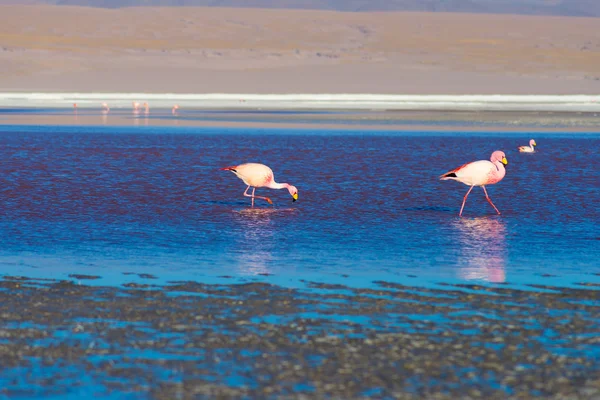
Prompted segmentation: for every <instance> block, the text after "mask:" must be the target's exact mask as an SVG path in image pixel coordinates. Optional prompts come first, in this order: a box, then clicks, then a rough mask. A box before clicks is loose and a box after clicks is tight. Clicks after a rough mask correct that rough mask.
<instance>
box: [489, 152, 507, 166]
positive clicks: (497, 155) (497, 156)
mask: <svg viewBox="0 0 600 400" xmlns="http://www.w3.org/2000/svg"><path fill="white" fill-rule="evenodd" d="M490 160H491V161H492V162H496V161H500V162H501V163H502V164H504V165H508V160H507V159H506V154H504V152H503V151H500V150H496V151H495V152H493V153H492V157H491V158H490Z"/></svg>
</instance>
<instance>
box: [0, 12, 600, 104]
mask: <svg viewBox="0 0 600 400" xmlns="http://www.w3.org/2000/svg"><path fill="white" fill-rule="evenodd" d="M598 24H599V20H598V19H595V18H574V17H539V16H516V15H486V14H461V13H454V14H452V13H412V12H386V13H362V12H361V13H346V12H335V11H316V10H272V9H270V10H267V9H234V8H202V7H189V8H182V7H171V8H155V7H137V8H119V9H101V8H90V7H70V6H0V91H3V90H4V91H7V90H10V91H15V90H16V91H61V92H62V91H76V92H77V91H104V92H107V91H113V92H123V91H126V92H127V91H138V92H139V91H142V92H144V91H147V92H178V93H181V92H194V93H202V92H204V93H205V92H224V93H243V92H246V93H290V92H295V93H327V92H330V93H394V94H411V93H413V94H419V93H435V94H444V93H448V94H456V93H479V94H495V93H498V94H502V93H505V94H519V93H521V94H530V93H533V94H543V93H548V94H562V93H567V94H579V93H582V94H584V93H588V94H598V93H600V70H599V69H598V66H599V65H600V29H597V28H598Z"/></svg>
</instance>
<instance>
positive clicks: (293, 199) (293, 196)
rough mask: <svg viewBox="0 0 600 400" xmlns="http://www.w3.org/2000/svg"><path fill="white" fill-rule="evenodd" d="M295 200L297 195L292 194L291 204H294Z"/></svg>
mask: <svg viewBox="0 0 600 400" xmlns="http://www.w3.org/2000/svg"><path fill="white" fill-rule="evenodd" d="M296 200H298V193H294V194H293V195H292V203H293V202H295V201H296Z"/></svg>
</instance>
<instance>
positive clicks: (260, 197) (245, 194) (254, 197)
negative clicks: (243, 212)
mask: <svg viewBox="0 0 600 400" xmlns="http://www.w3.org/2000/svg"><path fill="white" fill-rule="evenodd" d="M248 189H250V186H248V187H247V188H246V191H245V192H244V196H246V197H250V198H252V207H254V199H263V200H265V201H266V202H267V203H269V204H273V202H272V201H271V199H270V198H268V197H263V196H255V195H254V191H255V190H256V188H252V194H248Z"/></svg>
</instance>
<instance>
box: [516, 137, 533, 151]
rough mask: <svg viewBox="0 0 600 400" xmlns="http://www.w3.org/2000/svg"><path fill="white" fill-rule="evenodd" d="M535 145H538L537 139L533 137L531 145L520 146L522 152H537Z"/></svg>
mask: <svg viewBox="0 0 600 400" xmlns="http://www.w3.org/2000/svg"><path fill="white" fill-rule="evenodd" d="M534 146H537V143H536V142H535V140H533V139H531V140H530V141H529V146H519V151H520V152H521V153H535V149H534Z"/></svg>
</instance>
